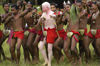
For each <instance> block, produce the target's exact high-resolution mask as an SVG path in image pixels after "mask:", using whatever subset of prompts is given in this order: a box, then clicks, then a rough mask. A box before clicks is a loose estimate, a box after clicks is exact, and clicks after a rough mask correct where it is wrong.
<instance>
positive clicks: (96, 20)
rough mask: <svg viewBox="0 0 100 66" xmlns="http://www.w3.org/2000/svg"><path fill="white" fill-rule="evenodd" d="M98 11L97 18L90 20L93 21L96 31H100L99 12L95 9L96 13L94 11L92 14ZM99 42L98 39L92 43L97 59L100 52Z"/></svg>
mask: <svg viewBox="0 0 100 66" xmlns="http://www.w3.org/2000/svg"><path fill="white" fill-rule="evenodd" d="M92 7H93V9H96V5H92ZM99 7H100V6H99ZM98 11H99V13H98V15H97V17H96V18H92V20H94V21H95V28H96V29H100V10H99V9H98V7H97V9H96V11H94V12H95V13H97V12H98ZM99 41H100V38H97V39H95V40H94V43H93V46H94V48H95V52H96V54H97V56H98V57H99V56H100V50H99V48H100V43H99Z"/></svg>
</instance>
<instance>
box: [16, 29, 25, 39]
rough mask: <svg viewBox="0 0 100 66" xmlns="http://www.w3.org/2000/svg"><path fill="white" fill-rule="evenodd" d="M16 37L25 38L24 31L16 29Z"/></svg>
mask: <svg viewBox="0 0 100 66" xmlns="http://www.w3.org/2000/svg"><path fill="white" fill-rule="evenodd" d="M14 37H15V38H19V39H24V31H16V32H14Z"/></svg>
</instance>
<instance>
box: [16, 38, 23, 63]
mask: <svg viewBox="0 0 100 66" xmlns="http://www.w3.org/2000/svg"><path fill="white" fill-rule="evenodd" d="M21 43H22V39H19V38H17V63H19V61H20V47H21Z"/></svg>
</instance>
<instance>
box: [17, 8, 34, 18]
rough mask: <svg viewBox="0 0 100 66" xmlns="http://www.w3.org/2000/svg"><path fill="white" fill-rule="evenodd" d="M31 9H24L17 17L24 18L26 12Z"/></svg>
mask: <svg viewBox="0 0 100 66" xmlns="http://www.w3.org/2000/svg"><path fill="white" fill-rule="evenodd" d="M31 10H32V9H30V8H29V9H26V10H24V11H23V12H22V13H21V14H20V15H19V17H24V16H25V15H26V14H27V13H28V12H30V11H31Z"/></svg>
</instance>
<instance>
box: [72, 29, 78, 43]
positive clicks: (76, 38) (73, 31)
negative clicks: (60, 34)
mask: <svg viewBox="0 0 100 66" xmlns="http://www.w3.org/2000/svg"><path fill="white" fill-rule="evenodd" d="M71 32H73V33H74V34H77V35H78V36H80V33H79V32H76V31H74V30H71ZM73 38H74V39H75V40H76V42H79V40H78V39H77V38H76V37H75V35H73Z"/></svg>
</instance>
